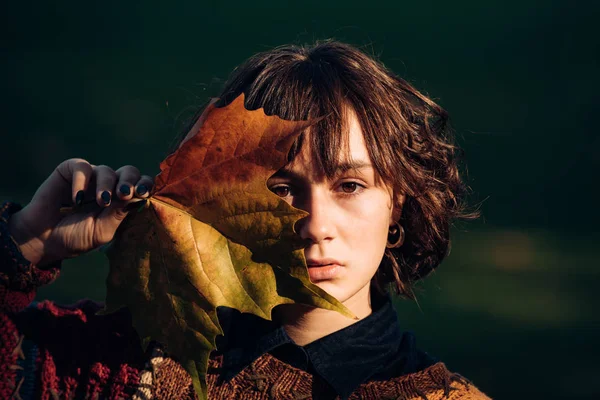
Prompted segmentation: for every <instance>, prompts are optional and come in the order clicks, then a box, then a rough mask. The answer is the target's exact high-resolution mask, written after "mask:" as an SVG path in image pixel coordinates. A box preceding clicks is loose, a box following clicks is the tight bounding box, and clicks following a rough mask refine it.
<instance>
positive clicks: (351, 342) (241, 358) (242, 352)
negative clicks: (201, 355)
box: [217, 296, 414, 398]
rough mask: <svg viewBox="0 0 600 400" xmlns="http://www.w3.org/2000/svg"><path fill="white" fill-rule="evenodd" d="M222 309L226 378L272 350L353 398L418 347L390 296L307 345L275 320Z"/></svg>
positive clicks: (219, 343) (221, 345)
mask: <svg viewBox="0 0 600 400" xmlns="http://www.w3.org/2000/svg"><path fill="white" fill-rule="evenodd" d="M374 297H375V296H374ZM218 312H219V320H220V321H222V326H223V328H224V331H225V337H224V338H223V337H219V338H218V341H217V347H218V349H219V352H220V353H222V354H223V373H222V375H221V378H222V379H225V380H229V379H231V378H232V377H234V376H235V375H237V374H238V373H239V372H241V371H242V370H243V369H244V368H246V367H247V366H248V365H250V364H251V363H252V362H254V360H256V359H257V358H259V357H260V356H262V355H263V354H265V353H272V354H273V355H275V356H276V357H277V358H280V359H282V360H283V361H285V362H287V363H289V364H291V365H293V366H294V367H297V368H300V369H303V370H305V371H309V372H313V373H316V374H318V375H319V376H320V377H321V378H323V379H324V380H325V381H326V382H327V383H328V384H329V385H330V386H331V387H332V388H333V390H335V392H336V393H337V394H339V395H340V396H341V397H342V398H347V397H348V396H349V395H350V394H351V393H352V392H354V390H356V388H357V387H358V386H359V385H360V384H362V383H364V382H366V381H367V380H368V379H369V378H370V377H372V376H375V375H378V376H381V375H382V374H383V375H387V374H386V373H385V370H386V369H389V368H390V366H392V365H396V364H397V361H398V360H399V359H406V354H399V353H401V352H402V353H405V352H406V351H410V352H412V351H414V346H412V345H411V346H408V347H409V348H408V349H407V348H406V347H407V346H406V342H407V341H406V340H403V333H402V331H401V330H400V327H399V325H398V321H397V318H396V312H395V310H394V308H393V307H392V302H391V299H390V298H389V297H387V296H386V297H381V296H380V297H379V298H378V299H373V313H372V314H370V315H369V316H367V317H366V318H364V319H362V320H360V321H358V322H356V323H354V324H352V325H350V326H348V327H346V328H344V329H341V330H339V331H337V332H334V333H332V334H330V335H327V336H325V337H323V338H321V339H318V340H316V341H314V342H312V343H310V344H308V345H306V346H303V347H301V346H297V345H296V344H295V343H294V342H293V340H292V339H290V337H289V336H288V335H287V333H286V332H285V330H284V329H283V327H281V326H278V325H277V324H275V323H274V322H272V321H267V320H264V319H262V318H259V317H257V316H254V315H251V314H240V313H239V312H238V311H236V310H233V309H230V308H224V307H222V308H219V311H218ZM404 339H406V338H404ZM402 342H404V345H403V346H401V343H402ZM411 343H412V341H411ZM401 347H402V348H404V349H402V348H401ZM402 369H404V368H402ZM394 370H397V368H396V367H394Z"/></svg>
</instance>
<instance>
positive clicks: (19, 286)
mask: <svg viewBox="0 0 600 400" xmlns="http://www.w3.org/2000/svg"><path fill="white" fill-rule="evenodd" d="M20 209H21V206H19V205H18V204H15V203H11V202H5V203H4V204H2V207H0V312H1V313H8V314H15V313H18V312H19V311H21V310H23V309H25V308H26V307H27V306H28V305H29V304H30V303H31V302H32V301H33V299H34V298H35V294H36V291H37V289H38V288H39V287H40V286H42V285H45V284H48V283H50V282H52V281H54V280H55V279H56V278H57V277H58V275H59V273H60V262H58V263H54V264H51V265H49V266H46V267H44V268H40V267H37V266H35V265H33V264H32V263H31V262H29V260H27V259H26V258H25V257H23V254H22V253H21V251H20V249H19V246H18V245H17V243H16V242H15V240H14V239H13V238H12V236H11V235H10V232H9V230H8V220H9V218H10V216H11V215H12V214H14V213H15V212H17V211H19V210H20Z"/></svg>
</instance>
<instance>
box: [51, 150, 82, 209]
mask: <svg viewBox="0 0 600 400" xmlns="http://www.w3.org/2000/svg"><path fill="white" fill-rule="evenodd" d="M56 173H57V177H60V178H58V179H61V180H62V181H63V182H65V183H66V184H68V185H69V186H70V187H71V196H70V197H71V201H72V202H73V204H78V203H81V201H83V191H85V190H86V189H87V188H88V186H89V184H90V180H91V177H92V174H93V168H92V166H91V165H90V163H89V162H87V161H86V160H84V159H82V158H71V159H69V160H65V161H63V162H62V163H60V164H59V165H58V167H56ZM50 178H52V176H51V177H50ZM45 186H46V185H43V187H44V188H45ZM54 187H55V185H54V184H51V185H49V189H52V188H54Z"/></svg>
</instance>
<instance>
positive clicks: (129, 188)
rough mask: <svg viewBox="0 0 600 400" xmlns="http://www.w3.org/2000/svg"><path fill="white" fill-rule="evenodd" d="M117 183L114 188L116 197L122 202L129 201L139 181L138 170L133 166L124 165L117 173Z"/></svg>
mask: <svg viewBox="0 0 600 400" xmlns="http://www.w3.org/2000/svg"><path fill="white" fill-rule="evenodd" d="M116 173H117V177H118V183H117V186H116V188H115V190H116V192H117V196H118V197H119V199H121V200H123V201H127V200H131V198H132V197H133V190H134V187H135V185H136V184H137V182H138V181H139V180H140V176H141V174H140V170H139V169H137V168H136V167H134V166H133V165H125V166H123V167H121V168H119V169H118V170H117V171H116Z"/></svg>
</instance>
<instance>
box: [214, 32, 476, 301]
mask: <svg viewBox="0 0 600 400" xmlns="http://www.w3.org/2000/svg"><path fill="white" fill-rule="evenodd" d="M241 93H244V94H245V99H246V100H245V106H246V108H247V109H249V110H255V109H259V108H263V109H264V112H265V113H266V114H268V115H277V116H279V117H280V118H283V119H287V120H305V119H313V118H314V119H316V118H321V117H322V119H320V121H319V122H318V123H317V124H316V125H315V126H313V127H312V128H311V132H313V133H316V134H311V135H309V139H307V141H308V144H309V145H310V146H311V149H312V151H313V154H315V155H316V157H315V158H316V159H317V161H318V162H319V163H320V164H321V168H322V170H323V172H324V173H325V174H326V175H327V176H328V177H331V176H333V174H334V171H335V167H336V165H337V160H338V156H339V154H338V153H339V151H340V149H341V148H343V144H344V132H346V118H345V115H346V111H347V107H350V108H351V109H352V110H353V111H354V112H355V114H356V116H357V118H358V120H359V122H360V125H361V128H362V130H363V134H364V139H365V144H366V146H367V149H368V152H369V156H370V158H371V162H372V163H373V166H374V168H375V170H376V171H377V173H378V174H379V178H380V179H381V180H383V182H385V183H386V184H388V185H390V186H392V187H393V190H394V193H402V194H403V195H404V196H405V200H404V204H402V205H400V204H395V206H396V207H399V208H401V209H402V213H401V218H400V221H399V222H400V224H401V225H402V226H403V227H404V230H405V234H406V236H405V241H404V244H403V245H402V246H401V247H399V248H393V249H390V248H386V250H385V255H384V258H383V260H382V263H381V265H380V266H379V269H378V271H377V273H376V275H375V276H374V278H373V281H372V284H373V285H374V286H375V287H376V288H377V289H379V290H381V291H383V290H385V289H387V288H389V287H390V286H391V287H392V288H393V289H394V290H395V291H396V293H398V294H400V295H403V296H406V297H409V298H414V293H413V282H415V281H417V280H418V279H420V278H422V277H424V276H426V275H427V274H429V273H430V272H431V271H432V270H433V269H434V268H436V267H437V266H438V265H439V264H440V262H441V261H442V259H443V258H444V257H445V256H446V255H447V254H448V252H449V249H450V236H449V231H450V225H451V222H452V220H454V219H457V218H465V219H470V218H474V217H476V212H468V211H467V207H466V204H465V200H464V197H465V194H466V193H467V187H466V185H465V184H464V183H463V180H462V179H461V176H460V174H459V165H458V155H459V152H460V151H459V149H458V148H457V146H456V145H455V144H454V141H453V135H452V130H451V129H450V126H449V123H448V114H447V113H446V111H445V110H444V109H442V108H441V107H440V106H438V105H437V104H436V103H434V102H433V101H432V100H431V99H429V98H428V97H427V96H425V95H423V94H422V93H420V92H419V91H418V90H416V89H415V88H414V87H413V86H412V85H410V84H409V83H408V82H406V81H405V80H403V79H402V78H400V77H398V76H396V75H395V74H393V73H392V72H391V71H389V70H388V69H387V68H386V67H385V66H384V65H383V64H382V63H380V62H378V61H377V60H375V59H374V58H372V57H370V56H368V55H367V54H365V53H364V52H362V51H360V50H359V49H357V48H356V47H354V46H351V45H349V44H345V43H340V42H337V41H333V40H327V41H323V42H317V43H316V44H315V45H311V46H307V45H305V46H300V45H286V46H280V47H277V48H275V49H273V50H270V51H265V52H261V53H258V54H256V55H254V56H252V57H250V58H249V59H248V60H246V61H245V62H244V63H243V64H242V65H240V66H238V67H237V68H236V69H235V70H234V71H233V73H232V74H231V76H230V78H229V79H228V81H227V82H226V83H225V85H224V88H223V90H222V93H221V95H220V96H219V98H220V100H219V102H218V104H217V106H223V105H226V104H229V103H230V102H231V101H233V100H234V99H235V98H237V97H238V96H239V95H240V94H241ZM346 134H347V133H346ZM302 140H303V136H301V137H300V141H299V142H297V143H296V144H295V145H294V146H293V147H292V149H291V150H290V154H289V159H293V158H294V157H295V155H296V154H297V153H298V151H299V149H300V147H301V146H302ZM390 284H391V285H390Z"/></svg>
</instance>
